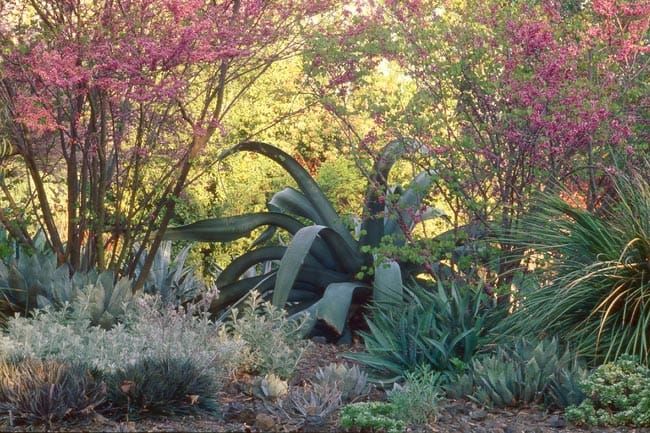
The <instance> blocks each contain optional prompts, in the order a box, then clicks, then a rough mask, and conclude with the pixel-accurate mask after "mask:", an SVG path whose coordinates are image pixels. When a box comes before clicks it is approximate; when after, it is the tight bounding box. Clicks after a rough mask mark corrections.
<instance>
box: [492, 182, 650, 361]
mask: <svg viewBox="0 0 650 433" xmlns="http://www.w3.org/2000/svg"><path fill="white" fill-rule="evenodd" d="M612 181H613V184H614V194H613V196H612V197H611V198H610V200H609V201H608V202H606V203H605V205H604V206H603V207H602V208H601V209H600V210H599V211H598V212H597V213H596V212H589V211H586V210H582V209H578V208H575V207H572V206H571V205H569V204H567V203H566V202H565V201H563V200H562V199H560V198H559V197H555V196H547V197H544V198H543V199H542V200H541V201H540V202H539V203H538V205H537V206H536V207H535V210H534V212H533V213H532V214H531V215H530V217H529V218H527V219H526V220H525V222H524V225H523V228H522V230H521V237H520V238H519V240H518V242H519V243H520V245H521V246H522V247H523V248H525V249H527V250H528V251H529V252H530V253H531V256H530V257H531V260H534V262H535V263H536V265H537V269H536V272H537V273H538V276H539V280H540V281H541V284H540V287H538V288H536V289H533V290H529V291H526V292H524V293H520V294H519V298H518V300H517V302H518V304H519V307H518V308H517V310H516V311H515V312H514V314H513V315H512V316H511V317H510V318H509V319H508V320H506V321H504V322H503V323H502V326H501V327H500V329H499V330H500V331H501V332H503V333H507V334H512V333H518V334H523V335H532V336H536V335H557V336H559V337H561V338H562V339H563V340H564V341H566V342H570V343H571V344H572V345H573V346H574V347H576V349H577V351H578V353H579V354H580V355H582V356H584V357H587V358H589V359H590V360H591V361H593V362H595V363H599V362H604V361H608V360H613V359H616V358H617V357H618V356H620V355H621V354H631V355H636V356H638V357H639V358H640V359H641V360H642V362H643V363H645V364H648V363H650V185H649V183H648V180H647V179H644V178H643V177H641V176H639V175H620V176H618V177H616V178H614V179H612Z"/></svg>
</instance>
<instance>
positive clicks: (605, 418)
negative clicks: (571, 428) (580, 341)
mask: <svg viewBox="0 0 650 433" xmlns="http://www.w3.org/2000/svg"><path fill="white" fill-rule="evenodd" d="M580 386H581V388H582V389H583V391H584V393H585V394H586V395H587V399H586V400H584V401H583V402H582V403H581V404H580V405H579V406H571V407H569V408H567V411H566V416H567V419H568V420H569V421H571V422H574V423H576V424H582V425H591V426H623V425H629V426H635V427H648V426H650V369H648V368H647V367H645V366H643V365H641V364H639V363H638V361H637V360H635V359H633V358H630V357H622V358H620V359H618V360H617V361H615V362H611V363H607V364H603V365H601V366H600V367H598V368H597V369H596V370H595V371H594V372H593V373H592V374H591V375H590V376H589V377H588V378H585V379H584V380H582V381H581V382H580Z"/></svg>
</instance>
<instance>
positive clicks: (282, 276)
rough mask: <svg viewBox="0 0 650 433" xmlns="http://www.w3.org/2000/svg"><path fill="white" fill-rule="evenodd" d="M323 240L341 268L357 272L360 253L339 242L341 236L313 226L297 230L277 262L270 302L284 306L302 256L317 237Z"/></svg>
mask: <svg viewBox="0 0 650 433" xmlns="http://www.w3.org/2000/svg"><path fill="white" fill-rule="evenodd" d="M319 237H320V238H322V239H323V240H325V242H326V243H327V245H328V246H329V247H330V248H331V249H332V251H333V252H334V254H333V255H334V257H335V258H336V259H338V260H339V266H340V268H341V269H343V270H345V271H346V272H349V273H354V272H357V271H358V269H359V268H360V267H361V265H362V264H363V257H362V256H361V253H360V252H359V251H358V250H356V249H352V248H350V247H349V246H348V245H347V244H345V242H342V239H341V236H340V235H339V234H338V233H337V232H335V231H334V230H332V229H330V228H328V227H324V226H320V225H314V226H309V227H304V228H302V229H300V230H299V231H298V232H297V233H296V234H295V235H294V237H293V239H292V240H291V244H289V247H288V248H287V252H286V253H285V254H284V257H282V260H281V261H280V267H279V268H278V277H277V280H276V283H275V289H274V292H273V305H276V306H284V304H285V303H286V302H287V298H288V295H289V292H290V291H291V288H292V287H293V284H294V282H295V281H296V278H297V276H298V274H299V272H300V268H301V267H302V266H303V264H304V262H305V259H306V257H307V255H308V253H309V251H310V250H311V248H312V245H313V244H314V242H315V241H316V239H318V238H319Z"/></svg>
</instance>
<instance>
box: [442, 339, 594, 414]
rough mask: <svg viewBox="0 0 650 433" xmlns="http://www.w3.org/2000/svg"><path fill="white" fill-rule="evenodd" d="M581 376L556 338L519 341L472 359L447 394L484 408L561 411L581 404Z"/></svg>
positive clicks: (574, 362)
mask: <svg viewBox="0 0 650 433" xmlns="http://www.w3.org/2000/svg"><path fill="white" fill-rule="evenodd" d="M585 375H586V372H585V370H584V369H583V368H582V367H581V366H580V365H579V364H578V362H577V361H576V359H575V358H574V357H573V356H571V354H570V353H569V351H568V350H567V351H564V352H561V350H560V347H559V344H558V342H557V340H556V339H552V340H543V341H539V342H532V341H529V340H525V339H520V340H518V341H517V342H515V343H514V344H513V345H512V346H511V347H508V346H499V347H497V349H496V352H495V353H493V354H488V355H483V356H480V357H477V358H475V359H474V360H472V362H471V363H470V364H469V371H468V372H466V373H465V374H463V375H461V376H460V377H459V378H458V379H457V381H456V382H455V383H453V384H451V385H449V386H448V392H449V395H450V396H452V397H455V398H458V397H463V396H468V397H469V398H470V399H472V400H474V401H476V402H477V403H479V404H481V405H484V406H488V407H513V406H521V405H528V404H544V405H546V406H555V407H561V408H563V407H566V406H568V405H570V404H578V403H580V402H581V401H582V399H583V398H584V394H583V393H582V391H581V390H580V388H579V386H578V381H579V380H580V378H581V377H584V376H585Z"/></svg>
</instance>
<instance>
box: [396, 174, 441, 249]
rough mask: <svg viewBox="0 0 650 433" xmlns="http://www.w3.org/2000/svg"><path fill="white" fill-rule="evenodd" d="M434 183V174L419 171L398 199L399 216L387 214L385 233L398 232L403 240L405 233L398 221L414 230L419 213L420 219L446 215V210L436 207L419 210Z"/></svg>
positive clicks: (399, 237)
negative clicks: (394, 216)
mask: <svg viewBox="0 0 650 433" xmlns="http://www.w3.org/2000/svg"><path fill="white" fill-rule="evenodd" d="M432 184H433V176H432V175H431V174H430V173H428V172H426V171H423V172H421V173H419V174H418V175H417V176H416V177H415V178H414V179H413V181H411V183H410V184H409V186H408V188H407V189H406V191H404V192H403V193H402V194H401V195H400V198H399V200H398V201H397V212H398V213H399V215H397V218H389V216H390V215H388V214H386V216H385V218H384V222H385V227H384V234H387V235H389V234H398V235H402V236H398V239H400V240H402V241H403V235H404V234H403V233H401V232H402V230H401V227H400V225H399V224H398V221H401V222H403V223H404V226H406V227H408V229H409V230H412V229H413V227H414V226H415V221H414V218H413V217H414V216H415V215H418V214H419V215H418V217H419V219H420V220H425V219H431V218H436V217H439V216H442V215H444V212H443V211H441V210H439V209H435V208H427V210H426V211H425V212H419V210H420V207H421V205H422V200H423V199H424V197H426V195H427V193H428V192H429V189H430V188H431V185H432Z"/></svg>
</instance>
